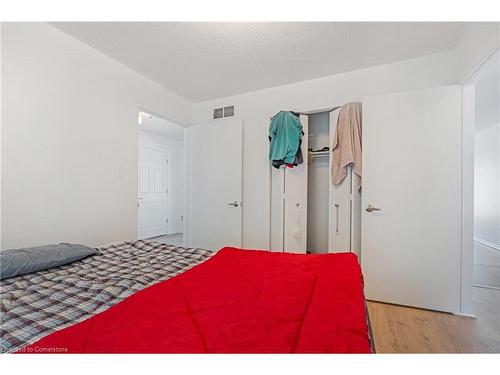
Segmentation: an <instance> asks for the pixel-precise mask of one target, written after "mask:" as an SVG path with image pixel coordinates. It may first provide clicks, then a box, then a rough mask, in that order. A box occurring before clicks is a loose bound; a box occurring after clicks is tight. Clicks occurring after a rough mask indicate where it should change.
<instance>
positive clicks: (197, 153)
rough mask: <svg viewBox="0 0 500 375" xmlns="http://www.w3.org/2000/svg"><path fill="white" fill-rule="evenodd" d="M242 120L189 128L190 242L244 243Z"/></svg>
mask: <svg viewBox="0 0 500 375" xmlns="http://www.w3.org/2000/svg"><path fill="white" fill-rule="evenodd" d="M242 135H243V131H242V123H241V121H240V120H238V119H223V120H217V121H213V122H211V123H208V124H204V125H197V126H191V127H189V128H188V158H189V162H188V191H189V193H188V235H187V238H188V241H187V244H188V246H192V247H200V248H204V249H211V250H218V249H220V248H221V247H224V246H236V247H241V238H242V236H241V222H242V219H241V218H242V208H241V205H242V160H243V157H242V150H243V145H242V142H243V138H242Z"/></svg>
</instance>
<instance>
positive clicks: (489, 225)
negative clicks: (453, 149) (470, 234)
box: [474, 124, 500, 247]
mask: <svg viewBox="0 0 500 375" xmlns="http://www.w3.org/2000/svg"><path fill="white" fill-rule="evenodd" d="M499 183H500V124H493V125H491V126H489V127H487V128H485V129H480V130H478V131H476V136H475V159H474V187H475V189H474V236H475V237H476V238H478V239H480V240H482V241H486V242H489V243H492V244H494V245H496V246H499V247H500V217H499V211H500V186H499Z"/></svg>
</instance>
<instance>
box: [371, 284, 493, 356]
mask: <svg viewBox="0 0 500 375" xmlns="http://www.w3.org/2000/svg"><path fill="white" fill-rule="evenodd" d="M474 302H475V314H476V315H477V319H473V318H467V317H462V316H457V315H452V314H446V313H439V312H434V311H428V310H421V309H415V308H410V307H403V306H396V305H390V304H384V303H379V302H368V310H369V312H370V320H371V324H372V330H373V335H374V339H375V348H376V351H377V353H500V290H495V289H485V288H478V287H475V288H474Z"/></svg>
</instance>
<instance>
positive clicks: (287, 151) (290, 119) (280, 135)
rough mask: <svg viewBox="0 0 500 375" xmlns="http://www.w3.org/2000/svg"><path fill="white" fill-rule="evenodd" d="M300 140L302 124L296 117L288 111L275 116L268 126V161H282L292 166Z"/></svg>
mask: <svg viewBox="0 0 500 375" xmlns="http://www.w3.org/2000/svg"><path fill="white" fill-rule="evenodd" d="M301 138H302V124H301V123H300V120H299V118H298V117H297V116H295V115H294V114H293V113H291V112H288V111H280V112H279V113H278V114H276V115H275V116H274V117H273V118H272V120H271V125H270V126H269V139H270V140H271V145H270V147H269V160H271V161H273V160H283V161H284V162H285V163H287V164H292V163H293V162H294V160H295V154H296V153H297V150H298V148H299V144H300V139H301Z"/></svg>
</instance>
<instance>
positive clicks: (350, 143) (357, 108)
mask: <svg viewBox="0 0 500 375" xmlns="http://www.w3.org/2000/svg"><path fill="white" fill-rule="evenodd" d="M361 109H362V105H361V103H348V104H346V105H344V106H342V107H341V108H340V112H339V118H338V121H337V129H336V131H335V137H334V139H333V145H332V171H331V174H332V183H333V184H334V185H338V184H340V183H341V182H342V181H343V180H344V178H345V177H346V176H347V166H348V165H349V164H352V166H353V171H354V173H356V174H357V175H358V176H359V177H360V178H361V129H362V119H361Z"/></svg>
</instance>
